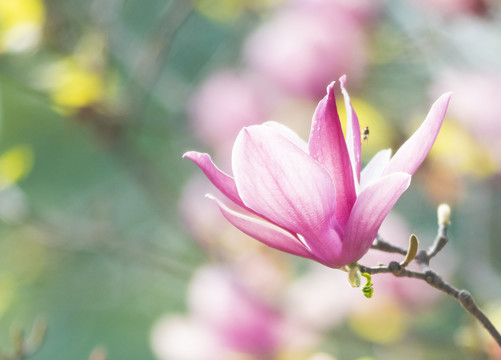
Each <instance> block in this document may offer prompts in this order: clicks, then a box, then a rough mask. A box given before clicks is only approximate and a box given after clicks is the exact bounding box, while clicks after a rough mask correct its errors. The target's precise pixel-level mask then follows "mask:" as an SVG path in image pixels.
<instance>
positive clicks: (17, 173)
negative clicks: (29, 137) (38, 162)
mask: <svg viewBox="0 0 501 360" xmlns="http://www.w3.org/2000/svg"><path fill="white" fill-rule="evenodd" d="M33 158H34V155H33V150H32V149H31V148H30V147H29V146H27V145H20V146H16V147H14V148H12V149H10V150H8V151H6V152H5V153H3V154H2V155H1V156H0V184H1V186H2V187H3V186H8V185H11V184H14V183H16V182H17V181H19V180H20V179H22V178H24V177H25V176H26V175H27V174H28V173H29V172H30V171H31V169H32V167H33Z"/></svg>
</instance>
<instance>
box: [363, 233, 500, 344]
mask: <svg viewBox="0 0 501 360" xmlns="http://www.w3.org/2000/svg"><path fill="white" fill-rule="evenodd" d="M447 242H448V238H447V224H441V225H439V229H438V233H437V237H436V238H435V241H434V242H433V245H432V246H431V247H430V248H429V249H428V250H427V251H425V250H421V251H420V252H419V253H418V254H417V256H416V258H415V259H414V261H415V262H417V263H418V264H419V266H420V268H421V270H422V271H421V272H420V271H413V270H408V269H406V268H405V266H402V265H401V264H399V263H398V262H396V261H392V262H390V263H389V264H388V265H387V266H376V267H367V266H363V265H360V271H361V272H362V273H368V274H383V273H390V274H393V275H394V276H398V277H407V278H414V279H420V280H423V281H426V282H427V283H428V284H430V285H431V286H433V287H434V288H436V289H438V290H440V291H443V292H444V293H446V294H448V295H450V296H452V297H454V298H455V299H456V300H457V301H458V302H459V303H460V304H461V305H462V306H463V308H465V309H466V310H467V311H468V312H469V313H470V314H472V315H473V316H474V317H475V318H476V319H477V320H478V321H479V322H480V323H481V324H482V326H483V327H484V328H485V329H486V330H487V331H488V332H489V334H490V335H491V336H492V338H493V339H494V340H495V341H496V342H497V344H498V345H499V347H500V348H501V334H500V333H499V331H498V330H497V329H496V328H495V327H494V325H493V324H492V322H491V321H490V320H489V318H488V317H487V316H486V315H485V314H484V312H483V311H482V310H480V308H479V307H478V305H477V304H476V303H475V301H474V300H473V297H472V295H471V294H470V292H468V291H466V290H460V289H457V288H455V287H454V286H452V285H451V284H449V283H447V282H446V281H444V280H443V279H442V277H441V276H440V275H438V274H437V273H436V272H435V271H433V270H432V269H431V268H430V260H431V259H432V258H433V257H434V256H436V255H437V254H438V253H439V252H440V251H441V250H442V249H443V248H444V246H445V245H446V244H447ZM372 248H373V249H376V250H381V251H385V252H390V253H399V254H402V255H405V254H406V251H405V250H404V249H402V248H400V247H398V246H394V245H391V244H389V243H387V242H385V241H384V240H383V239H381V238H380V237H379V236H378V237H377V238H376V241H375V242H374V245H373V246H372Z"/></svg>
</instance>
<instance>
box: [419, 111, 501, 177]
mask: <svg viewBox="0 0 501 360" xmlns="http://www.w3.org/2000/svg"><path fill="white" fill-rule="evenodd" d="M429 156H430V158H431V159H433V160H435V161H438V162H441V163H445V164H446V165H447V167H448V168H449V169H451V170H452V171H455V172H457V173H459V174H469V175H473V176H477V177H480V178H483V177H488V176H490V175H492V174H494V173H495V172H496V171H497V164H496V161H495V159H494V158H493V156H492V154H490V153H489V151H488V150H487V148H486V147H485V146H484V145H483V144H481V143H478V142H477V141H475V140H474V138H473V137H472V136H471V135H470V134H469V133H468V131H467V130H466V129H464V128H463V127H462V126H461V125H460V124H459V123H457V122H455V121H454V120H453V119H446V120H445V121H444V124H443V125H442V128H441V129H440V132H439V134H438V137H437V140H436V141H435V144H434V146H433V148H432V149H431V151H430V155H429Z"/></svg>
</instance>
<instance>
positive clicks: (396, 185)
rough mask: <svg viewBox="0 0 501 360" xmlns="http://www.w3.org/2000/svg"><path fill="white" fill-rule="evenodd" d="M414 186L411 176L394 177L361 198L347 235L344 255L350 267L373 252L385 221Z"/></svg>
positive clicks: (371, 187) (401, 174) (371, 188)
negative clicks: (370, 250)
mask: <svg viewBox="0 0 501 360" xmlns="http://www.w3.org/2000/svg"><path fill="white" fill-rule="evenodd" d="M410 183H411V176H410V175H409V174H406V173H403V172H398V173H393V174H390V175H387V176H384V177H382V178H380V179H379V180H378V181H376V182H375V183H372V184H370V185H368V186H367V187H366V188H365V189H364V190H363V191H362V192H361V193H360V194H359V195H358V198H357V202H356V203H355V205H354V206H353V210H352V212H351V216H350V219H349V220H348V223H347V224H346V229H345V233H344V240H343V255H344V257H345V258H346V259H347V260H349V262H348V263H353V262H355V261H357V260H358V259H360V258H361V257H362V256H363V255H364V254H365V253H366V252H367V251H368V250H369V248H370V246H371V244H372V242H373V241H374V238H375V236H376V233H377V231H378V229H379V227H380V226H381V223H382V222H383V220H384V218H385V217H386V215H388V213H389V212H390V210H391V209H392V208H393V206H394V205H395V203H396V202H397V200H398V199H399V198H400V195H402V193H403V192H404V191H405V190H406V189H407V188H408V187H409V185H410Z"/></svg>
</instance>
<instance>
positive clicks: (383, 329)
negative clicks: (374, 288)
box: [349, 298, 407, 344]
mask: <svg viewBox="0 0 501 360" xmlns="http://www.w3.org/2000/svg"><path fill="white" fill-rule="evenodd" d="M349 325H350V327H351V328H352V329H353V330H354V331H355V332H356V333H357V334H358V335H359V336H360V337H361V338H363V339H365V340H368V341H371V342H375V343H382V344H387V343H392V342H395V341H398V340H400V339H401V337H402V336H403V335H404V334H405V330H406V327H407V319H406V315H405V313H404V312H403V310H402V309H401V307H400V305H399V304H398V303H396V302H395V301H394V300H391V299H389V298H384V299H383V298H379V299H376V298H375V299H371V300H367V304H366V305H364V306H363V307H361V308H359V309H357V311H356V312H355V313H354V314H352V315H351V316H350V318H349Z"/></svg>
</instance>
